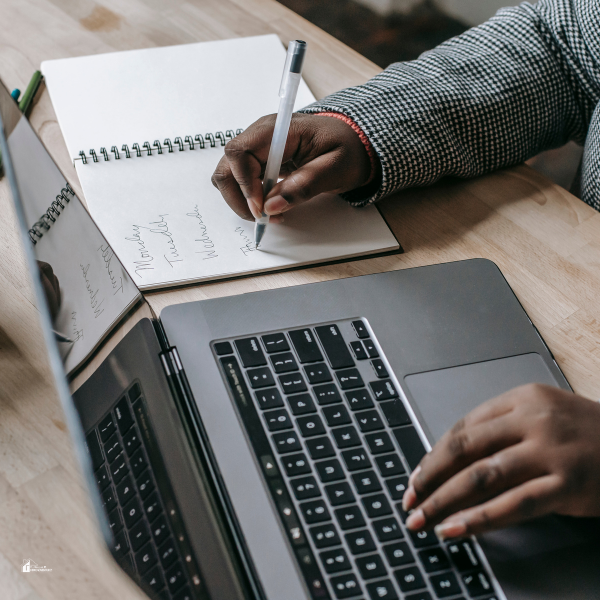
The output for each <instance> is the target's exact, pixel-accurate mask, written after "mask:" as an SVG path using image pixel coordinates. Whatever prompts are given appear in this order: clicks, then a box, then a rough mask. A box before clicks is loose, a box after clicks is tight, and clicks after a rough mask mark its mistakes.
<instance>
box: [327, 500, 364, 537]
mask: <svg viewBox="0 0 600 600" xmlns="http://www.w3.org/2000/svg"><path fill="white" fill-rule="evenodd" d="M334 512H335V518H336V519H337V521H338V523H339V524H340V527H341V528H342V530H343V531H346V530H348V529H356V528H357V527H364V526H365V519H364V517H363V515H362V513H361V512H360V508H359V507H358V506H357V505H356V504H353V505H352V506H344V507H343V508H338V509H337V510H335V511H334Z"/></svg>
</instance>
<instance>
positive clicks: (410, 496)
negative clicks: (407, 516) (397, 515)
mask: <svg viewBox="0 0 600 600" xmlns="http://www.w3.org/2000/svg"><path fill="white" fill-rule="evenodd" d="M416 501H417V493H416V492H415V488H414V487H413V486H412V485H409V486H408V489H407V490H406V491H405V492H404V495H403V496H402V510H404V511H405V512H408V511H409V510H410V509H411V508H412V507H413V506H414V505H415V502H416Z"/></svg>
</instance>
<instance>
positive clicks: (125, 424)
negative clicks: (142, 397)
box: [115, 396, 134, 435]
mask: <svg viewBox="0 0 600 600" xmlns="http://www.w3.org/2000/svg"><path fill="white" fill-rule="evenodd" d="M115 418H116V421H117V426H118V427H119V431H120V432H121V435H125V432H126V431H128V430H129V428H130V427H131V426H132V425H133V422H134V421H133V415H132V414H131V408H129V402H127V396H123V397H122V398H121V399H120V400H119V401H118V402H117V405H116V406H115Z"/></svg>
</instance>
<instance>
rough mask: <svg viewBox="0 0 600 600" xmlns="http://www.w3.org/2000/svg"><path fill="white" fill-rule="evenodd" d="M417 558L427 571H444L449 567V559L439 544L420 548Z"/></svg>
mask: <svg viewBox="0 0 600 600" xmlns="http://www.w3.org/2000/svg"><path fill="white" fill-rule="evenodd" d="M419 560H420V561H421V564H422V565H423V568H424V569H425V571H426V572H427V573H435V572H436V571H444V570H446V569H449V568H450V561H449V560H448V557H447V556H446V553H445V552H444V551H443V550H442V549H441V548H440V547H439V546H438V547H436V548H429V549H427V550H421V551H420V552H419ZM457 593H459V592H457Z"/></svg>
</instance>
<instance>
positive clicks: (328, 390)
mask: <svg viewBox="0 0 600 600" xmlns="http://www.w3.org/2000/svg"><path fill="white" fill-rule="evenodd" d="M313 392H314V393H315V396H316V398H317V402H318V403H319V404H320V405H321V406H323V405H324V404H334V403H336V402H341V401H342V397H341V396H340V393H339V391H338V389H337V387H336V386H335V385H334V384H333V383H326V384H324V385H316V386H315V387H314V388H313Z"/></svg>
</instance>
